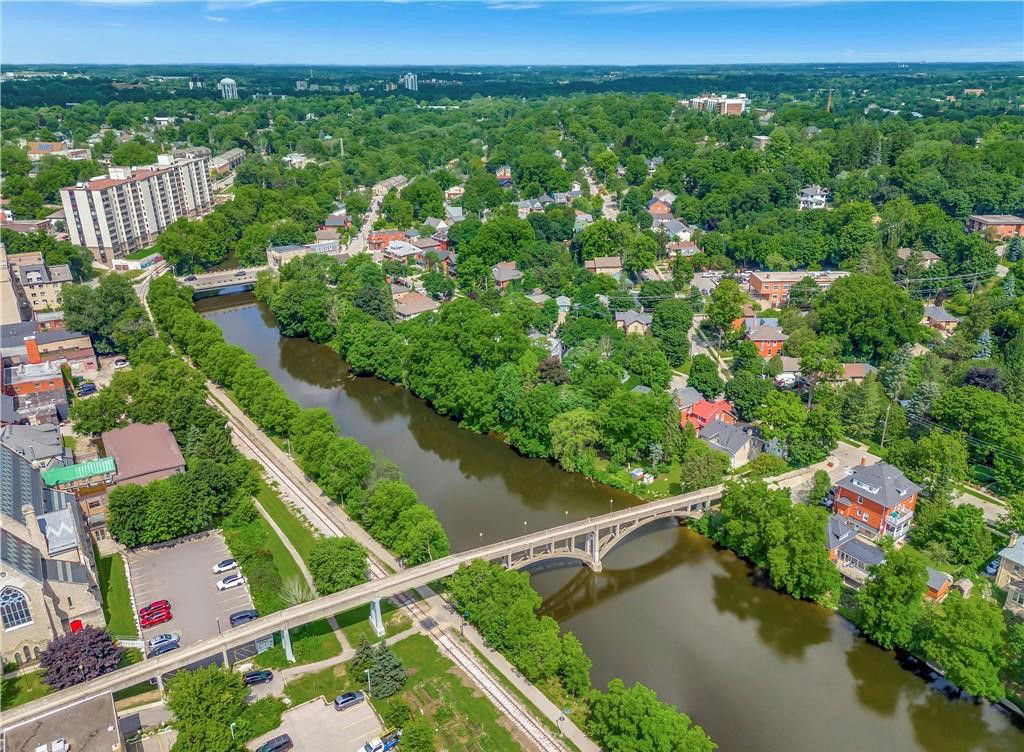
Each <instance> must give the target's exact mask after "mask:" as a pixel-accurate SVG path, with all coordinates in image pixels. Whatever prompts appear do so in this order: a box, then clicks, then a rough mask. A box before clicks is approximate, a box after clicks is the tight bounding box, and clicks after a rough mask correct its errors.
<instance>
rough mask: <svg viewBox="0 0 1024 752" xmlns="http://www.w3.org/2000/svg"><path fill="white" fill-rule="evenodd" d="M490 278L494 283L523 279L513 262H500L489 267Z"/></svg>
mask: <svg viewBox="0 0 1024 752" xmlns="http://www.w3.org/2000/svg"><path fill="white" fill-rule="evenodd" d="M491 276H493V277H494V281H495V282H513V281H515V280H517V279H522V278H523V273H522V272H521V271H519V269H517V268H516V262H515V261H502V262H500V263H498V264H495V265H494V266H492V267H491Z"/></svg>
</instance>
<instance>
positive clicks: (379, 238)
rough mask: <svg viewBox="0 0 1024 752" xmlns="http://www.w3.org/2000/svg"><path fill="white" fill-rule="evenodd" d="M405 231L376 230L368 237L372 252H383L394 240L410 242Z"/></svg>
mask: <svg viewBox="0 0 1024 752" xmlns="http://www.w3.org/2000/svg"><path fill="white" fill-rule="evenodd" d="M408 239H409V238H408V237H407V236H406V234H405V230H374V231H373V232H371V233H370V234H369V236H368V237H367V242H368V243H369V244H370V250H371V251H383V250H384V249H385V248H387V245H388V243H390V242H391V241H392V240H408Z"/></svg>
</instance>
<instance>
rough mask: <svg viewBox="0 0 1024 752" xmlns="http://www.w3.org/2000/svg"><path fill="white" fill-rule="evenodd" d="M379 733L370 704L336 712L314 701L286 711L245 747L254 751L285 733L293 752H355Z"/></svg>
mask: <svg viewBox="0 0 1024 752" xmlns="http://www.w3.org/2000/svg"><path fill="white" fill-rule="evenodd" d="M382 730H383V729H382V728H381V725H380V721H379V720H378V719H377V714H376V713H374V712H373V707H372V706H371V705H370V703H369V702H361V703H359V704H358V705H356V706H355V707H351V708H348V709H347V710H343V711H341V712H340V713H339V712H338V711H336V710H335V709H334V706H333V705H332V704H330V703H328V702H326V701H324V700H323V699H321V698H317V699H315V700H310V701H309V702H307V703H304V704H302V705H299V706H297V707H294V708H292V709H291V710H287V711H285V713H284V715H283V716H282V717H281V725H280V726H279V727H278V728H277V729H275V730H274V731H271V732H270V733H269V734H264V735H263V736H261V737H258V738H256V739H254V740H252V741H251V742H249V744H248V745H247V746H248V747H249V749H252V750H256V749H259V747H260V745H261V744H263V742H265V741H267V740H268V739H273V738H274V737H275V736H280V735H281V734H288V736H290V737H291V739H292V744H294V745H295V746H294V747H293V749H294V751H295V752H322V751H323V750H325V749H337V750H341V752H355V751H356V750H357V749H358V748H359V747H360V746H361V745H362V744H363V742H366V741H369V740H370V739H374V738H376V737H378V736H380V735H381V732H382Z"/></svg>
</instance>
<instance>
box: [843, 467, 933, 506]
mask: <svg viewBox="0 0 1024 752" xmlns="http://www.w3.org/2000/svg"><path fill="white" fill-rule="evenodd" d="M836 486H837V487H839V488H844V489H846V490H847V491H849V492H850V493H853V494H857V495H858V496H863V497H864V498H866V499H870V500H871V501H874V502H875V503H877V504H880V505H882V506H883V507H885V508H886V509H889V508H891V507H894V506H896V505H897V504H899V503H900V502H901V501H903V500H904V499H906V498H909V497H910V496H912V495H914V494H915V493H917V492H918V491H920V490H921V487H920V486H919V485H917V484H916V483H914V482H913V481H911V480H910V479H909V478H907V476H906V475H904V474H903V471H902V470H900V469H899V468H898V467H895V466H893V465H890V464H888V463H886V462H876V463H875V464H874V465H856V466H854V468H853V469H852V470H851V471H850V474H849V475H847V476H846V477H844V478H840V479H839V482H838V483H836Z"/></svg>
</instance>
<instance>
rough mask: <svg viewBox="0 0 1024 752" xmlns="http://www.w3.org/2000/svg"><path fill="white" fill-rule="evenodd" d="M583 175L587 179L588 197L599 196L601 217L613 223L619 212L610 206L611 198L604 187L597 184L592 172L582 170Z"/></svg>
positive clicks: (586, 168) (587, 169)
mask: <svg viewBox="0 0 1024 752" xmlns="http://www.w3.org/2000/svg"><path fill="white" fill-rule="evenodd" d="M583 174H584V175H585V176H586V178H587V185H588V186H589V187H590V195H592V196H596V195H598V194H600V196H601V216H602V217H603V218H604V219H610V220H612V221H613V222H614V221H615V220H616V219H617V218H618V216H619V210H618V209H616V208H615V207H614V206H613V205H612V197H611V196H610V195H608V191H607V190H605V187H604V186H603V185H601V184H600V183H598V182H597V178H596V177H594V171H593V170H592V169H590V168H589V167H584V168H583Z"/></svg>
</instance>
